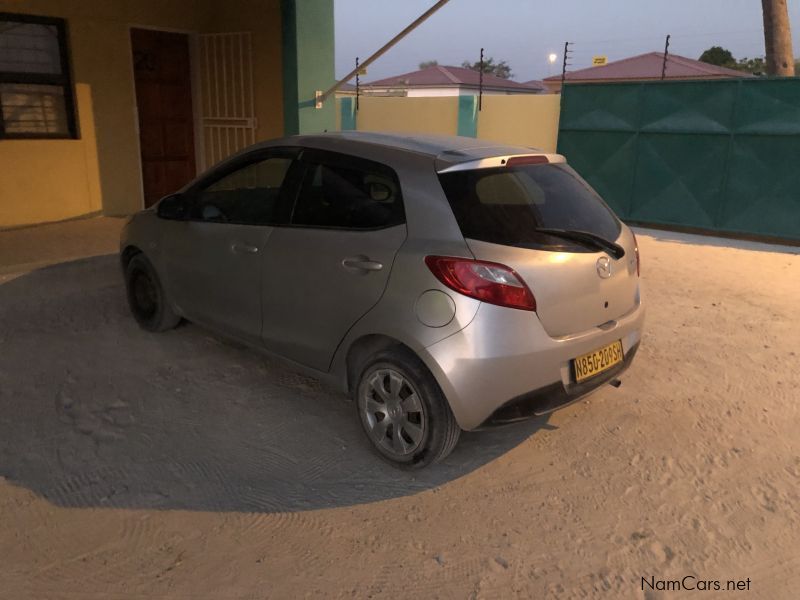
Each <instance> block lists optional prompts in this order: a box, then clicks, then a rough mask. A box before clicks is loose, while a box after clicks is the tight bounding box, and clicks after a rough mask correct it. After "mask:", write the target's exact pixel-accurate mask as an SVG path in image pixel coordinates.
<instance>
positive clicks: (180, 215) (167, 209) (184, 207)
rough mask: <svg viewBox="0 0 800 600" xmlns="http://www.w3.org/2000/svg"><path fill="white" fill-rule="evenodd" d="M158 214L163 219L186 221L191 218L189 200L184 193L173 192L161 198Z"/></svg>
mask: <svg viewBox="0 0 800 600" xmlns="http://www.w3.org/2000/svg"><path fill="white" fill-rule="evenodd" d="M156 214H158V216H159V218H161V219H171V220H173V221H185V220H186V219H188V218H189V202H188V201H187V199H186V198H185V197H184V196H183V195H182V194H171V195H169V196H166V197H164V198H162V199H161V201H160V202H159V203H158V208H157V209H156Z"/></svg>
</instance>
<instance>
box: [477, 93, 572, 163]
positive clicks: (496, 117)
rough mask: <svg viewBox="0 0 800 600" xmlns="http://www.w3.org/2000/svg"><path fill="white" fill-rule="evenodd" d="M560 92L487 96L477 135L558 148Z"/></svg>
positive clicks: (500, 140)
mask: <svg viewBox="0 0 800 600" xmlns="http://www.w3.org/2000/svg"><path fill="white" fill-rule="evenodd" d="M560 100H561V97H560V96H557V95H554V94H536V95H531V96H484V98H483V107H482V110H481V111H480V114H479V115H478V137H479V138H481V139H485V140H491V141H493V142H504V143H507V144H517V145H520V146H532V147H534V148H540V149H542V150H546V151H548V152H555V150H556V145H557V143H558V117H559V112H560V105H559V102H560Z"/></svg>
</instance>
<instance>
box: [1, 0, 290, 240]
mask: <svg viewBox="0 0 800 600" xmlns="http://www.w3.org/2000/svg"><path fill="white" fill-rule="evenodd" d="M0 12H10V13H23V14H36V15H43V16H49V17H61V18H64V19H66V20H67V29H68V37H69V46H70V59H71V66H72V73H73V81H74V83H75V84H76V89H77V90H78V92H77V93H78V102H77V119H78V126H79V132H80V139H78V140H0V164H2V167H3V168H2V173H0V227H8V226H16V225H23V224H29V223H38V222H45V221H54V220H60V219H64V218H70V217H75V216H80V215H83V214H87V213H91V212H96V211H98V210H102V212H103V213H104V214H107V215H127V214H131V213H133V212H135V211H137V210H139V209H140V208H141V207H142V179H141V166H140V156H139V137H138V117H137V112H136V102H135V94H134V82H133V66H132V56H131V41H130V27H131V26H136V27H144V28H148V27H150V28H154V29H167V30H172V31H180V32H187V33H212V32H225V31H253V45H254V48H253V50H254V57H255V65H254V67H255V73H256V76H255V79H256V85H255V104H256V114H257V117H258V130H257V137H258V138H259V139H266V138H270V137H277V136H280V135H281V134H282V133H283V101H282V97H283V89H282V81H283V78H282V65H281V40H282V35H281V14H280V12H281V11H280V3H279V0H227V1H223V0H113V1H88V0H81V1H72V2H66V1H63V0H0ZM195 108H197V107H195ZM199 137H200V135H199V132H197V135H196V138H198V139H199ZM87 157H88V158H87ZM94 157H96V158H94ZM10 165H13V166H14V167H15V171H16V173H15V174H9V171H10V170H11V169H9V168H8V167H9V166H10ZM45 173H47V174H53V176H52V177H51V176H50V175H48V176H47V177H43V176H42V174H45ZM23 174H25V175H23ZM33 174H36V175H37V176H32V175H33Z"/></svg>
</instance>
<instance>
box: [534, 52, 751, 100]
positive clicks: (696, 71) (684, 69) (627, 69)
mask: <svg viewBox="0 0 800 600" xmlns="http://www.w3.org/2000/svg"><path fill="white" fill-rule="evenodd" d="M663 67H664V54H663V53H662V52H648V53H647V54H639V55H638V56H631V57H630V58H623V59H622V60H615V61H613V62H610V63H608V64H606V65H603V66H601V67H588V68H586V69H579V70H577V71H570V72H568V73H567V76H566V80H567V82H569V83H608V82H611V81H651V80H660V79H661V71H662V69H663ZM733 77H752V75H750V74H749V73H744V72H742V71H736V70H734V69H727V68H725V67H718V66H716V65H710V64H708V63H704V62H701V61H699V60H694V59H692V58H686V57H685V56H678V55H677V54H669V55H668V56H667V68H666V72H665V74H664V78H665V79H671V80H674V79H730V78H733ZM544 84H545V85H546V86H547V88H548V89H549V90H550V91H553V92H559V91H561V75H554V76H552V77H546V78H545V79H544Z"/></svg>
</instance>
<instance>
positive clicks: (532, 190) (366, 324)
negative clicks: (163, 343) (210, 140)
mask: <svg viewBox="0 0 800 600" xmlns="http://www.w3.org/2000/svg"><path fill="white" fill-rule="evenodd" d="M120 252H121V260H122V267H123V270H124V274H125V283H126V287H127V294H128V301H129V303H130V307H131V310H132V312H133V315H134V317H135V318H136V320H137V321H138V322H139V324H140V325H141V326H142V327H143V328H145V329H147V330H150V331H163V330H166V329H169V328H171V327H174V326H175V325H177V324H178V322H179V321H180V319H181V318H185V319H187V320H189V321H192V322H195V323H198V324H201V325H202V326H204V327H207V328H209V329H212V330H214V331H216V332H219V333H220V334H222V335H226V336H230V337H233V338H236V339H238V340H240V341H243V342H246V343H247V344H249V345H251V346H253V347H256V348H258V349H261V350H264V351H266V352H268V353H270V354H273V355H277V356H280V357H283V358H285V359H288V360H289V361H291V362H292V363H293V364H294V365H295V366H297V367H300V368H302V369H303V370H305V371H307V372H309V373H311V374H313V375H315V376H316V377H318V378H320V379H323V380H326V381H329V382H331V383H333V384H335V385H337V386H338V387H340V388H341V389H342V390H344V391H346V392H348V393H350V394H352V396H353V399H354V404H355V407H356V409H357V413H358V418H359V419H360V421H361V424H362V425H363V428H364V431H365V432H366V435H367V437H368V439H369V440H370V441H371V442H372V445H373V446H374V448H375V449H376V450H377V452H378V453H379V454H380V455H381V456H382V457H383V458H385V459H387V460H389V461H390V462H392V463H393V464H395V465H398V466H402V467H408V468H412V467H422V466H425V465H427V464H430V463H432V462H434V461H437V460H440V459H442V458H443V457H445V456H447V455H448V454H449V453H450V451H451V450H452V449H453V447H454V446H455V444H456V442H457V441H458V438H459V434H460V432H461V430H462V429H463V430H475V429H480V428H483V427H487V426H490V425H494V424H500V423H508V422H513V421H517V420H521V419H525V418H528V417H531V416H533V415H540V414H544V413H547V412H550V411H552V410H555V409H557V408H560V407H562V406H564V405H566V404H568V403H570V402H573V401H575V400H577V399H578V398H581V397H583V396H585V395H586V394H588V393H590V392H592V391H594V390H596V389H597V388H598V387H600V386H602V385H603V384H606V383H612V384H618V379H617V377H618V376H619V374H620V373H621V372H622V371H624V370H625V369H626V368H627V367H628V366H629V365H630V364H631V361H632V359H633V357H634V355H635V353H636V350H637V348H638V345H639V341H640V339H641V332H642V324H643V320H644V309H643V306H642V301H641V296H640V284H639V251H638V247H637V244H636V238H635V236H634V234H633V232H632V231H631V230H630V229H629V228H628V227H627V226H626V225H624V224H623V223H622V222H620V220H619V219H618V218H617V217H616V216H615V215H614V213H613V212H612V211H611V209H610V208H609V207H608V206H607V205H606V204H605V203H604V202H603V200H602V199H601V198H600V197H599V196H598V195H597V193H596V192H594V191H593V190H592V189H591V187H589V186H588V185H587V184H586V183H585V182H584V181H583V180H582V179H581V178H580V177H579V176H578V175H577V174H576V173H575V172H574V171H573V170H572V169H571V168H570V167H568V166H567V165H566V162H565V160H564V158H563V157H562V156H559V155H556V154H545V153H541V152H538V151H535V150H531V149H530V148H523V147H513V146H501V145H495V144H492V143H488V142H483V141H480V140H476V139H472V138H460V137H439V136H403V135H389V134H380V133H364V132H350V133H330V134H321V135H313V136H295V137H290V138H285V139H281V140H274V141H270V142H266V143H262V144H258V145H256V146H253V147H251V148H248V149H247V150H245V151H243V152H240V153H239V154H237V155H235V156H233V157H231V158H229V159H227V160H226V161H224V162H223V163H221V164H219V165H218V166H216V167H214V168H213V169H211V170H210V171H208V172H207V173H205V174H203V175H201V176H200V177H199V178H197V179H196V180H195V181H193V182H192V183H190V184H189V185H187V186H186V187H185V188H184V189H182V190H181V191H179V192H178V193H176V194H173V195H170V196H167V197H166V198H164V199H163V200H161V201H160V202H159V203H158V204H157V205H156V206H155V207H154V208H151V209H149V210H145V211H142V212H140V213H139V214H137V215H135V216H134V217H133V218H131V219H130V221H129V222H128V223H127V225H126V226H125V228H124V230H123V233H122V239H121V247H120Z"/></svg>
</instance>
